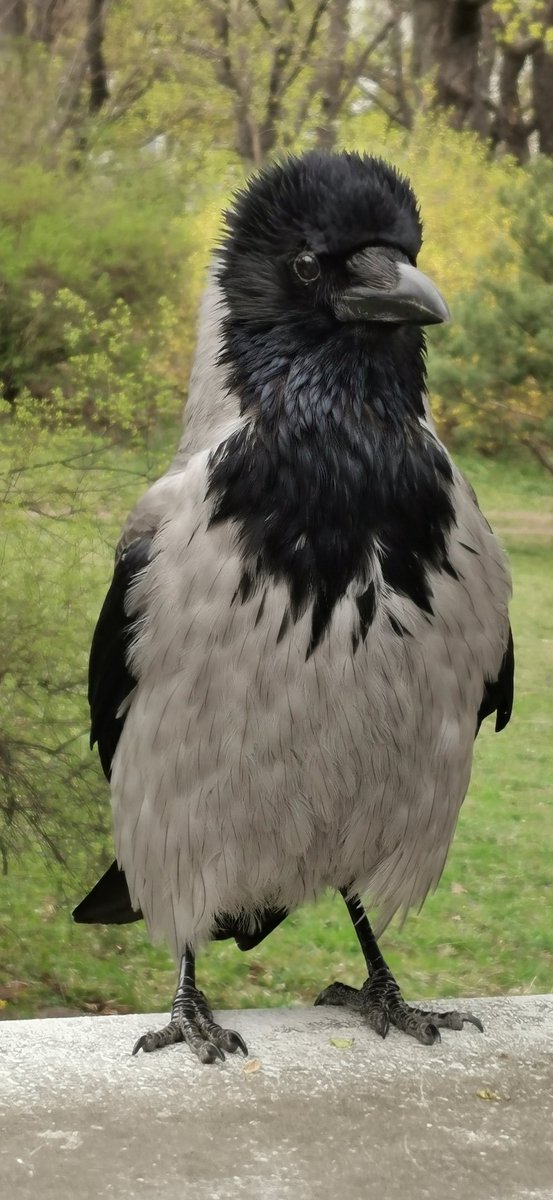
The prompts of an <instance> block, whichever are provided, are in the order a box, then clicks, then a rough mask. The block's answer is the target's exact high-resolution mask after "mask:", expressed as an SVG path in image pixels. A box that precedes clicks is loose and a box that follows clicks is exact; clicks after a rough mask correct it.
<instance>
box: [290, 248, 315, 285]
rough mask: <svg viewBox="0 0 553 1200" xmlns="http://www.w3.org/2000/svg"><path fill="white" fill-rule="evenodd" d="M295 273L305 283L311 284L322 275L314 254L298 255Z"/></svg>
mask: <svg viewBox="0 0 553 1200" xmlns="http://www.w3.org/2000/svg"><path fill="white" fill-rule="evenodd" d="M294 271H295V272H296V275H299V278H300V279H302V280H303V282H304V283H311V282H312V281H313V280H314V279H318V278H319V275H320V273H321V271H320V267H319V263H318V260H317V259H316V257H315V255H314V254H298V257H297V258H296V260H295V262H294Z"/></svg>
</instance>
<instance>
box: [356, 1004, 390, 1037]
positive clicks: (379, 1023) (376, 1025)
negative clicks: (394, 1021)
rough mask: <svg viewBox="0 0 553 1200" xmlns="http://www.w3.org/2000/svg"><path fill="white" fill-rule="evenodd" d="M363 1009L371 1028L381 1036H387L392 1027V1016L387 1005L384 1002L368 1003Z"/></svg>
mask: <svg viewBox="0 0 553 1200" xmlns="http://www.w3.org/2000/svg"><path fill="white" fill-rule="evenodd" d="M361 1011H362V1014H363V1016H364V1017H365V1020H366V1021H368V1024H369V1025H370V1027H371V1029H374V1031H375V1033H378V1035H379V1036H380V1037H381V1038H385V1037H386V1035H387V1033H388V1030H389V1028H390V1017H389V1015H388V1011H387V1009H386V1007H385V1006H384V1005H383V1004H382V1005H381V1004H368V1005H367V1006H366V1007H365V1008H363V1009H362V1010H361Z"/></svg>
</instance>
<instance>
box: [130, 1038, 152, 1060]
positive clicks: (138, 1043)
mask: <svg viewBox="0 0 553 1200" xmlns="http://www.w3.org/2000/svg"><path fill="white" fill-rule="evenodd" d="M147 1037H148V1034H147V1033H143V1034H142V1035H141V1037H139V1038H138V1041H136V1042H135V1043H134V1046H133V1048H132V1054H133V1058H134V1055H135V1054H138V1051H139V1050H143V1049H144V1043H145V1041H146V1038H147Z"/></svg>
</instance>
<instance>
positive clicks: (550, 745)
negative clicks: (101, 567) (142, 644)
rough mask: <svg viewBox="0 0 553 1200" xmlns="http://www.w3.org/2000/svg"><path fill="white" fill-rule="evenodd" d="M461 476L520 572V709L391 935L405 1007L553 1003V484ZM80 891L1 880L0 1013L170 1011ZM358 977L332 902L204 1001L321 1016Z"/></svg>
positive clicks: (209, 964)
mask: <svg viewBox="0 0 553 1200" xmlns="http://www.w3.org/2000/svg"><path fill="white" fill-rule="evenodd" d="M462 465H463V466H464V468H465V470H466V471H467V473H468V474H469V475H470V477H471V480H472V482H473V483H474V485H475V487H476V489H477V492H478V494H479V498H480V502H481V504H482V507H483V508H484V509H485V511H486V512H487V514H488V515H489V516H490V517H491V519H492V520H493V524H494V526H495V527H496V528H497V530H498V531H499V532H500V533H501V534H502V536H503V539H504V542H505V544H506V546H507V549H508V551H509V554H510V558H511V564H512V569H513V575H514V580H515V596H514V601H513V626H514V631H515V641H516V646H517V696H516V710H515V717H514V719H513V721H512V723H511V724H510V726H509V727H508V729H507V731H506V732H505V733H503V734H502V735H500V736H496V735H495V734H494V732H493V728H492V726H491V723H490V722H488V723H487V727H485V728H484V729H483V731H482V734H481V736H480V737H479V739H478V744H477V749H476V760H475V768H474V773H473V778H472V783H471V788H470V793H469V796H468V798H467V800H466V803H465V805H464V806H463V810H462V813H461V816H460V820H459V825H458V829H457V833H456V837H455V841H454V844H453V848H452V851H451V854H450V857H449V860H448V864H447V868H446V871H445V873H444V876H443V878H442V881H441V883H440V886H439V889H438V891H437V892H436V893H435V895H434V896H432V897H430V898H429V899H428V901H427V903H426V905H425V908H424V909H423V911H422V912H421V913H420V914H418V915H412V916H410V917H409V919H408V921H407V923H406V925H405V926H404V927H403V928H402V929H398V928H395V927H392V928H391V929H389V930H388V931H387V933H386V934H385V935H384V938H383V941H382V945H383V949H384V953H385V955H386V957H387V958H388V960H389V961H390V964H391V966H392V968H393V969H394V970H395V972H396V973H397V975H398V977H399V979H400V981H401V985H402V987H403V989H404V992H405V994H406V995H407V996H409V997H424V996H446V995H449V996H454V995H475V994H486V993H488V994H492V993H500V992H503V993H505V992H540V991H542V992H543V991H551V990H553V936H552V934H551V910H552V900H553V895H552V892H553V871H552V868H551V863H552V860H553V855H552V850H553V833H552V829H553V822H552V802H553V739H552V738H551V727H552V723H553V607H552V605H551V543H552V535H553V498H552V496H551V486H550V482H551V481H550V480H549V479H548V478H547V476H546V475H544V474H539V473H537V472H536V470H535V469H533V468H532V467H531V466H527V467H521V466H520V465H516V464H515V465H512V464H503V463H494V462H491V461H489V460H484V459H476V460H474V461H465V462H464V463H463V464H462ZM106 571H107V568H106ZM83 853H85V854H86V847H83ZM85 873H86V872H85ZM87 881H88V882H89V883H92V882H93V879H92V878H91V876H90V872H89V873H88V874H87ZM79 887H80V883H77V882H76V880H75V879H74V878H72V876H71V875H69V874H68V872H61V871H60V870H59V868H55V867H54V866H53V865H52V864H51V863H49V862H47V861H46V860H45V859H44V858H43V856H42V855H41V854H40V853H39V851H38V850H37V849H34V848H31V849H29V851H28V852H27V853H25V855H24V856H22V857H21V858H20V859H19V861H18V862H16V863H12V864H10V868H9V873H8V874H7V875H6V876H5V877H4V878H3V879H2V880H1V881H0V1008H1V1009H2V1012H1V1013H0V1015H2V1016H4V1017H9V1016H11V1017H16V1016H35V1015H47V1014H48V1013H52V1012H58V1011H62V1010H67V1011H75V1010H79V1011H85V1012H87V1011H88V1012H110V1011H112V1012H113V1011H119V1012H121V1011H129V1010H132V1011H152V1010H157V1009H166V1008H167V1007H168V1004H169V1001H170V998H171V992H172V987H173V966H172V963H171V962H170V959H169V957H168V955H167V954H166V952H165V950H164V949H163V948H162V947H159V946H158V947H152V946H151V945H150V943H149V940H148V936H147V934H146V931H145V929H144V927H143V925H142V924H139V925H134V926H131V927H122V928H119V929H118V928H113V929H109V928H106V929H103V928H101V927H88V928H87V927H82V926H80V927H79V926H76V925H74V924H72V922H71V919H70V908H71V905H72V904H73V903H74V902H75V901H76V900H78V899H79V898H80V893H79V890H78V888H79ZM362 977H363V971H362V961H361V956H360V954H359V951H358V949H357V945H356V940H355V935H354V932H353V929H352V928H351V926H350V923H349V919H348V918H347V914H346V912H345V908H344V906H343V904H342V903H341V901H340V900H339V899H336V898H333V897H330V896H327V897H325V898H323V899H322V900H321V902H320V903H319V904H318V905H316V906H313V907H309V908H305V909H303V910H302V911H300V912H298V913H296V914H294V915H293V916H292V917H290V918H289V919H288V921H286V923H285V924H284V925H283V926H282V927H281V928H280V929H279V930H277V931H276V932H275V933H274V934H273V935H272V936H271V937H270V938H269V939H268V940H267V942H266V943H264V944H263V945H262V946H261V947H259V948H258V949H256V950H255V951H253V952H251V953H250V954H247V955H244V954H241V953H240V952H239V951H238V950H237V949H236V947H235V945H234V943H224V944H218V945H214V946H212V947H210V948H209V949H208V950H207V951H206V952H205V954H204V955H203V956H202V961H201V984H202V987H204V988H205V990H206V991H207V993H208V994H209V996H210V999H211V1000H212V1002H213V1003H214V1004H215V1005H216V1006H218V1007H219V1006H220V1007H242V1006H248V1005H256V1006H262V1005H274V1004H303V1003H309V1002H310V1001H311V1000H312V999H313V997H314V995H316V993H317V991H318V990H319V989H320V988H321V987H322V986H324V985H325V984H326V983H328V982H330V981H331V980H333V979H334V978H343V979H344V980H347V981H349V982H351V983H359V982H361V979H362Z"/></svg>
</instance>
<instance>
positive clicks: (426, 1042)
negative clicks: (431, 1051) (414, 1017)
mask: <svg viewBox="0 0 553 1200" xmlns="http://www.w3.org/2000/svg"><path fill="white" fill-rule="evenodd" d="M415 1037H416V1038H417V1041H419V1042H421V1043H422V1045H423V1046H434V1045H435V1044H436V1042H441V1040H442V1035H441V1033H440V1030H439V1029H438V1026H437V1025H433V1024H432V1022H429V1023H428V1025H421V1028H420V1031H419V1032H418V1033H415Z"/></svg>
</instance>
